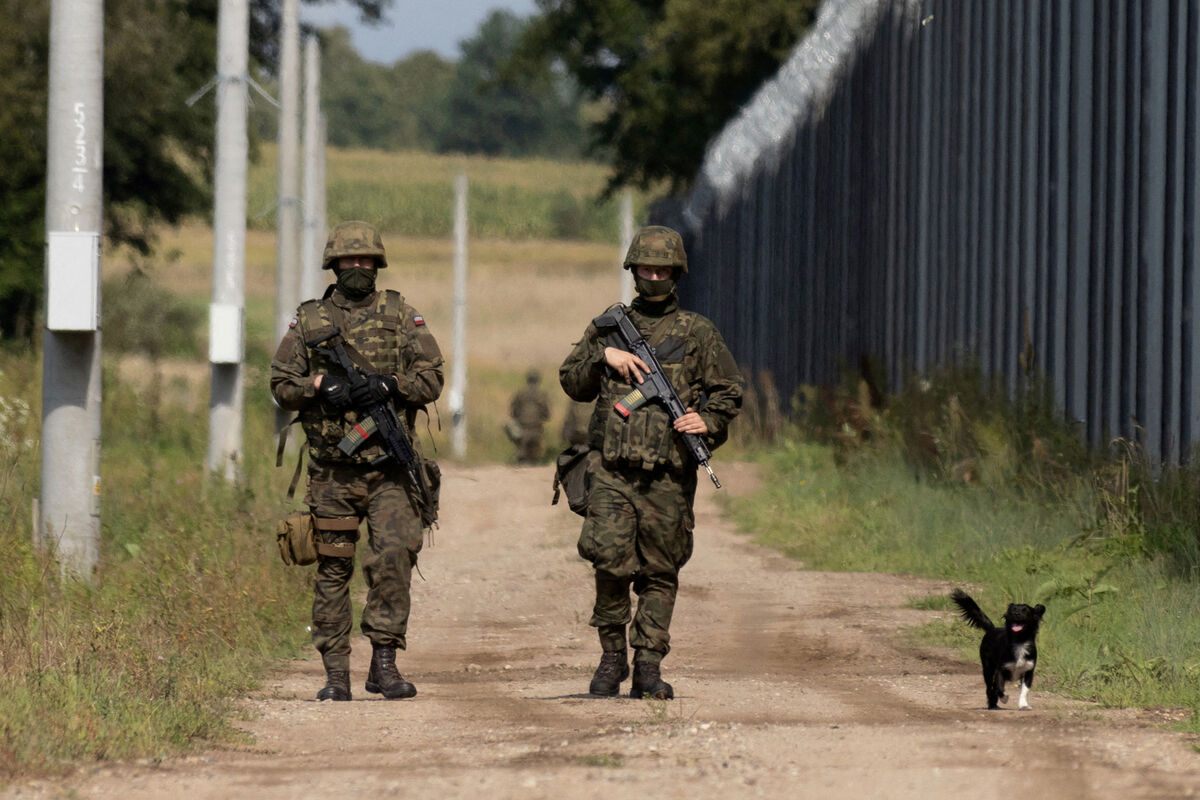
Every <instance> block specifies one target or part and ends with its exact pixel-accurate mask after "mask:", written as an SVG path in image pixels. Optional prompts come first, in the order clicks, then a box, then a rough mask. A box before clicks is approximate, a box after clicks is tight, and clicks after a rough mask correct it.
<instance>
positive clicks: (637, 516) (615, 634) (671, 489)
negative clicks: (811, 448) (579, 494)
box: [559, 226, 742, 699]
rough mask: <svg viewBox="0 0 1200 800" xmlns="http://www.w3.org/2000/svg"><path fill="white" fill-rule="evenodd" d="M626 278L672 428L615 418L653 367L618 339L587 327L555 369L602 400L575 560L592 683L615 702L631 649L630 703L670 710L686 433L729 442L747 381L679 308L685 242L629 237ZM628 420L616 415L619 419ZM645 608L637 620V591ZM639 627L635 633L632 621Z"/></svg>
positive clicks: (652, 406) (687, 465)
mask: <svg viewBox="0 0 1200 800" xmlns="http://www.w3.org/2000/svg"><path fill="white" fill-rule="evenodd" d="M625 268H626V269H632V270H634V286H635V288H636V289H637V294H638V296H637V298H636V299H635V300H634V301H633V305H632V307H631V308H630V309H629V311H628V316H629V319H630V320H631V321H632V322H633V324H634V326H635V327H636V328H637V329H638V331H639V332H640V333H641V334H642V335H643V336H644V337H645V338H646V340H647V341H648V343H649V344H650V345H651V347H653V348H654V350H655V353H656V357H657V359H658V361H659V362H660V363H661V365H662V369H663V372H664V373H666V378H667V379H668V380H669V381H670V384H671V386H672V387H673V388H674V389H675V392H676V393H677V394H678V395H679V399H680V401H681V402H682V403H683V404H684V406H685V407H686V413H685V414H684V415H683V416H681V417H679V419H677V420H675V421H674V422H672V421H671V417H670V415H669V414H668V412H667V410H666V408H665V407H664V406H663V404H662V403H659V402H649V403H646V404H645V405H641V406H640V407H636V408H634V409H632V410H629V409H626V408H623V407H617V406H615V404H616V403H618V402H619V401H621V400H622V399H625V398H626V395H628V394H629V393H630V391H631V387H634V386H638V385H639V384H641V383H643V376H644V375H648V374H649V373H650V367H649V366H648V365H647V364H646V363H645V362H644V361H643V360H642V359H641V358H639V357H637V356H635V355H634V354H633V353H630V352H629V351H628V350H626V349H624V348H623V347H621V346H620V344H621V340H620V338H619V337H616V336H612V335H610V333H609V332H608V331H604V332H601V331H599V330H597V328H596V326H595V325H594V324H593V325H589V326H588V328H587V330H586V331H585V332H584V334H583V338H582V339H580V340H579V342H578V343H577V344H576V345H575V348H574V349H573V350H572V351H571V353H570V355H568V356H567V359H566V360H565V361H564V362H563V364H562V367H561V368H560V369H559V380H560V382H561V383H562V387H563V389H564V390H565V391H566V393H567V394H568V395H569V396H570V397H571V398H573V399H575V400H580V401H591V400H597V398H598V400H597V402H596V408H595V411H594V412H593V416H592V422H591V425H590V426H589V431H590V433H589V436H590V437H591V441H590V444H591V446H592V447H593V448H594V449H596V450H599V451H600V455H601V462H600V464H599V465H598V466H597V468H596V470H595V474H594V475H593V476H592V483H591V489H590V490H589V493H588V508H587V517H586V519H585V521H584V523H583V530H582V531H581V532H580V534H579V544H578V549H579V554H580V555H581V556H582V557H583V558H585V559H586V560H588V561H590V562H591V563H592V566H593V567H594V568H595V581H596V603H595V606H594V608H593V610H592V618H591V620H590V621H589V624H591V625H592V626H593V627H595V628H597V629H598V631H599V634H600V647H601V649H602V651H603V654H602V655H601V658H600V665H599V666H598V667H597V668H596V672H595V674H594V675H593V677H592V682H591V685H590V686H589V691H590V692H591V694H594V695H615V694H617V693H618V692H619V691H620V685H621V682H622V681H623V680H625V679H626V678H627V677H629V657H628V650H627V643H626V628H627V626H629V629H628V644H632V645H633V648H634V655H633V682H632V687H631V689H630V692H629V695H630V697H652V698H657V699H669V698H671V697H674V689H673V688H672V687H671V684H669V683H667V682H666V681H664V680H663V679H662V674H661V669H660V664H661V662H662V659H663V657H664V656H665V655H667V653H668V652H669V651H670V645H669V642H670V638H671V637H670V634H669V633H668V629H669V628H670V625H671V615H672V612H673V611H674V609H675V595H676V593H677V591H678V588H679V570H680V568H681V567H683V565H684V564H685V563H687V560H688V559H689V558H690V557H691V555H692V528H693V526H694V524H695V517H694V515H693V512H692V504H693V501H694V499H695V496H696V470H697V464H696V462H695V460H694V459H693V458H692V455H691V452H690V451H689V450H688V449H687V448H686V446H685V444H684V442H683V439H682V436H681V434H694V435H696V436H699V437H701V438H702V439H703V440H704V442H705V443H706V444H707V445H708V447H709V448H710V449H715V448H716V447H717V446H718V445H720V444H721V443H723V442H724V441H725V439H726V437H727V435H728V429H729V424H730V422H731V421H732V420H733V418H734V417H735V416H737V414H738V411H739V410H740V408H741V404H742V378H741V375H740V373H739V372H738V368H737V363H736V362H735V361H734V359H733V356H732V355H731V354H730V352H729V348H728V347H726V346H725V342H724V340H723V339H722V338H721V334H720V333H719V332H718V331H717V329H716V327H715V326H714V325H713V324H712V322H710V321H709V320H707V319H705V318H704V317H702V316H700V315H699V314H696V313H694V312H691V311H683V310H681V309H680V308H679V301H678V299H677V298H676V295H675V285H676V282H677V281H678V280H679V278H680V277H681V276H682V275H685V274H687V256H686V254H685V253H684V249H683V239H682V238H681V237H680V235H679V233H677V232H676V231H674V230H671V229H670V228H664V227H661V226H650V227H646V228H642V229H641V230H639V231H638V232H637V233H636V234H635V235H634V237H633V242H632V243H631V244H630V246H629V252H628V254H627V255H626V256H625ZM619 412H620V413H619ZM631 588H632V589H633V591H634V593H635V594H636V595H637V597H638V602H637V612H636V614H635V613H633V609H632V605H631V602H630V595H629V590H630V589H631ZM631 621H632V623H633V624H632V626H630V622H631Z"/></svg>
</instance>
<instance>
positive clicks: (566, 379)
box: [558, 325, 604, 402]
mask: <svg viewBox="0 0 1200 800" xmlns="http://www.w3.org/2000/svg"><path fill="white" fill-rule="evenodd" d="M603 379H604V343H603V342H602V341H601V340H600V338H599V335H598V333H597V331H596V327H595V326H594V325H588V327H587V330H586V331H585V332H584V334H583V338H582V339H580V340H579V341H578V342H576V343H575V347H574V348H572V350H571V352H570V354H569V355H568V356H567V358H566V360H565V361H563V363H562V366H561V367H559V368H558V382H559V384H561V385H562V388H563V391H564V392H566V393H567V396H568V397H570V398H571V399H572V400H580V401H583V402H588V401H591V400H595V399H596V397H597V396H599V394H600V386H601V383H602V381H603Z"/></svg>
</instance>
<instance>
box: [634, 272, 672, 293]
mask: <svg viewBox="0 0 1200 800" xmlns="http://www.w3.org/2000/svg"><path fill="white" fill-rule="evenodd" d="M633 288H635V289H637V293H638V294H640V295H641V296H642V297H663V296H665V295H668V294H670V293H671V292H672V291H674V289H675V279H674V278H667V279H665V280H661V281H652V280H649V279H647V278H643V277H642V276H641V275H634V276H633Z"/></svg>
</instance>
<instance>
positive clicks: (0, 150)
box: [0, 0, 392, 339]
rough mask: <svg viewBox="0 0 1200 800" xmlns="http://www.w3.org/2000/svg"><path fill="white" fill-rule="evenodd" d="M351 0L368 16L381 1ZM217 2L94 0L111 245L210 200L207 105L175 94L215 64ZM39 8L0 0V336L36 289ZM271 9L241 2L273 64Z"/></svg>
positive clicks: (41, 217) (42, 11) (42, 52)
mask: <svg viewBox="0 0 1200 800" xmlns="http://www.w3.org/2000/svg"><path fill="white" fill-rule="evenodd" d="M320 1H321V0H312V2H320ZM354 2H355V5H356V6H358V8H359V9H360V12H361V14H362V16H363V17H364V18H365V19H368V20H370V19H378V18H379V17H380V15H381V14H382V12H383V11H384V10H385V9H387V8H388V7H389V6H390V5H391V2H392V0H354ZM217 6H218V0H106V2H105V4H104V26H105V30H104V79H105V80H104V225H105V230H104V234H105V236H106V237H107V238H108V240H109V241H110V242H112V243H123V244H129V245H132V246H133V247H134V248H136V249H137V250H138V251H139V252H142V253H148V252H150V251H151V249H152V247H151V246H152V237H151V233H150V232H151V230H152V227H153V226H154V225H155V224H156V223H160V222H167V223H176V222H178V221H180V220H181V219H182V218H183V217H185V216H186V215H188V214H206V213H208V212H209V211H210V209H211V208H212V190H211V159H212V142H213V122H214V118H215V108H214V104H213V103H212V102H207V103H203V102H202V103H197V104H195V105H194V106H191V107H189V106H187V105H186V104H185V102H184V101H185V100H186V99H187V98H188V97H189V96H190V95H191V94H192V93H193V92H195V91H196V90H197V89H198V88H200V87H201V86H203V85H204V84H205V83H206V82H208V80H209V79H210V78H211V77H212V76H213V75H214V74H215V72H216V47H217V44H216V22H217ZM49 9H50V0H0V19H2V20H4V25H3V26H0V71H2V74H4V76H5V79H4V81H0V163H2V164H3V165H4V166H3V169H0V337H19V338H26V339H27V338H29V337H30V336H31V335H32V332H33V327H34V315H35V312H36V310H37V307H38V305H39V302H38V300H39V297H40V294H41V290H42V282H43V249H42V248H43V242H44V241H45V232H44V227H45V203H46V186H45V172H46V103H47V83H48V69H49V51H50V35H49V26H50V23H49V16H50V15H49ZM278 17H279V0H252V29H253V30H252V39H251V48H252V50H253V53H254V55H255V56H256V57H257V58H258V59H259V60H260V63H267V64H273V61H272V60H271V59H272V58H273V56H274V53H275V52H276V45H275V41H276V39H277V31H278V29H279V25H278ZM273 32H276V33H273Z"/></svg>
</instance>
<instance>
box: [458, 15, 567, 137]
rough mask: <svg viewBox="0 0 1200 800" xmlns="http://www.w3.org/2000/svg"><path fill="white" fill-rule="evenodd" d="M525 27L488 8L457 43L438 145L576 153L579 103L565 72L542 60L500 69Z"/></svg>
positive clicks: (510, 16) (517, 20)
mask: <svg viewBox="0 0 1200 800" xmlns="http://www.w3.org/2000/svg"><path fill="white" fill-rule="evenodd" d="M525 27H526V22H525V21H524V20H522V19H520V18H519V17H517V16H516V15H514V14H512V13H511V12H508V11H493V12H492V13H491V14H490V15H489V16H488V17H487V19H485V20H484V22H483V24H482V25H480V27H479V32H478V33H477V34H476V35H475V36H474V37H473V38H471V39H467V40H466V41H464V42H462V58H461V59H460V60H459V62H458V71H457V73H456V74H455V76H454V82H453V84H452V85H451V87H450V93H449V99H448V110H447V116H448V119H447V122H446V126H445V130H444V132H443V134H442V137H441V140H440V143H439V149H440V150H443V151H456V152H474V153H486V154H488V155H529V154H532V153H537V154H539V155H578V154H579V152H580V149H581V148H580V146H579V140H580V138H581V133H582V132H581V130H580V127H579V121H578V120H579V104H578V101H577V100H576V97H575V95H576V91H575V90H574V88H573V87H572V86H571V85H570V83H569V82H568V81H567V80H566V77H565V76H564V75H562V74H561V73H556V72H555V71H553V70H552V69H551V68H550V65H549V63H548V62H545V61H543V62H541V63H538V64H536V65H535V68H533V69H527V70H519V71H518V70H511V71H508V72H504V71H503V67H504V66H505V65H506V64H507V63H508V62H509V61H510V60H511V59H512V58H513V55H514V53H515V51H516V48H517V46H518V44H519V42H520V41H521V38H522V36H523V35H524V31H525Z"/></svg>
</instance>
